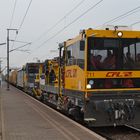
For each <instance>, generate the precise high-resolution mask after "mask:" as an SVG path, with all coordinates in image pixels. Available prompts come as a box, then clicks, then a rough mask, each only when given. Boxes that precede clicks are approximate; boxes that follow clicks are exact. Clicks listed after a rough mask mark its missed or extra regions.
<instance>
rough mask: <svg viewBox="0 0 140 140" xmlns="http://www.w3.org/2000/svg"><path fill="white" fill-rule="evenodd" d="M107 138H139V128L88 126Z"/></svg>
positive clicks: (121, 139) (136, 139) (110, 139)
mask: <svg viewBox="0 0 140 140" xmlns="http://www.w3.org/2000/svg"><path fill="white" fill-rule="evenodd" d="M89 129H91V130H92V131H94V132H96V133H97V134H99V135H101V136H103V137H105V138H106V139H107V140H140V129H138V128H135V127H132V126H128V125H125V126H117V127H100V128H89Z"/></svg>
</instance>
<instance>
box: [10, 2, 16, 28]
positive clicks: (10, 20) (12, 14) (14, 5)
mask: <svg viewBox="0 0 140 140" xmlns="http://www.w3.org/2000/svg"><path fill="white" fill-rule="evenodd" d="M16 4H17V0H15V2H14V8H13V12H12V17H11V20H10V25H9V28H11V25H12V22H13V19H14V14H15V9H16Z"/></svg>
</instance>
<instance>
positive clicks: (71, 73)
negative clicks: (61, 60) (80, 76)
mask: <svg viewBox="0 0 140 140" xmlns="http://www.w3.org/2000/svg"><path fill="white" fill-rule="evenodd" d="M76 76H77V69H73V70H67V71H66V77H69V78H72V77H76Z"/></svg>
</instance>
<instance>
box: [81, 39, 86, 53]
mask: <svg viewBox="0 0 140 140" xmlns="http://www.w3.org/2000/svg"><path fill="white" fill-rule="evenodd" d="M84 50H85V41H84V40H81V41H80V51H84Z"/></svg>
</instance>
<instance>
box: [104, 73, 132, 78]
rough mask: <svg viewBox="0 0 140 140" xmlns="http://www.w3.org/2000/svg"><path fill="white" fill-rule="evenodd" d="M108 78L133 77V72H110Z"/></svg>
mask: <svg viewBox="0 0 140 140" xmlns="http://www.w3.org/2000/svg"><path fill="white" fill-rule="evenodd" d="M106 77H132V72H108V73H107V74H106Z"/></svg>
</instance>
